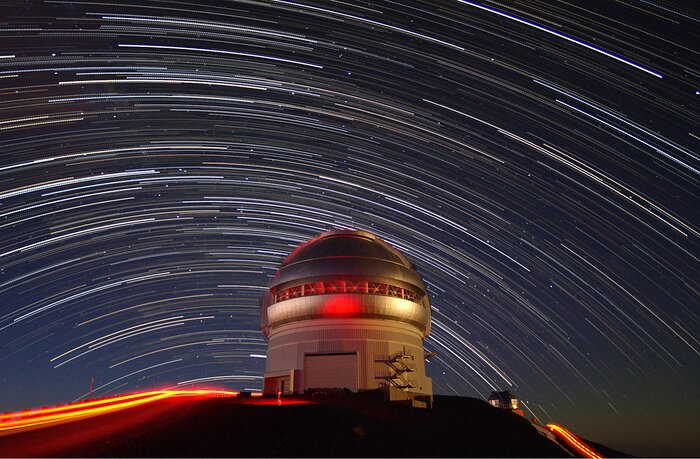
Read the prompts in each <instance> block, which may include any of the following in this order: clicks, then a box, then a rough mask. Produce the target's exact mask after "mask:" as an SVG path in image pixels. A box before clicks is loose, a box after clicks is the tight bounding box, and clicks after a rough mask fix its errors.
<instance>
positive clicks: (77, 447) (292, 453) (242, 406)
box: [0, 394, 567, 457]
mask: <svg viewBox="0 0 700 459" xmlns="http://www.w3.org/2000/svg"><path fill="white" fill-rule="evenodd" d="M309 402H313V403H309ZM2 455H5V456H63V457H105V456H108V457H323V456H326V457H329V456H330V457H387V456H389V457H441V456H442V457H446V456H450V457H469V456H471V457H474V456H477V457H563V456H567V454H566V452H565V451H564V450H562V449H561V448H560V447H559V446H557V445H556V444H555V443H553V442H551V441H550V440H548V439H546V438H545V437H543V436H542V435H541V434H539V433H538V432H537V431H536V430H535V429H534V428H533V427H532V426H531V425H530V423H529V422H528V421H527V420H526V419H523V418H521V417H520V416H517V415H515V414H512V413H509V412H507V411H505V410H499V409H496V408H493V407H491V406H489V405H488V404H487V403H485V402H483V401H481V400H477V399H473V398H467V397H447V396H436V397H435V405H434V409H432V410H422V409H416V408H412V407H410V406H406V405H400V404H397V403H391V402H387V401H384V400H382V399H381V398H379V397H377V396H376V395H374V394H364V395H362V394H358V395H349V396H334V397H310V398H290V399H287V400H285V401H284V402H283V404H282V406H277V404H276V401H275V400H269V399H268V400H265V399H257V400H256V399H242V398H210V399H206V400H198V401H191V400H190V401H173V400H163V401H161V402H155V403H153V404H151V405H148V406H142V407H138V408H132V409H128V410H124V411H120V412H116V413H111V414H107V415H103V416H99V417H94V418H90V419H85V420H81V421H76V422H72V423H69V424H63V425H58V426H53V427H46V428H43V429H38V430H34V431H29V432H23V433H19V434H15V435H8V436H4V437H0V456H2Z"/></svg>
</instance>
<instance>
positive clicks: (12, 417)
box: [0, 389, 239, 435]
mask: <svg viewBox="0 0 700 459" xmlns="http://www.w3.org/2000/svg"><path fill="white" fill-rule="evenodd" d="M238 394H239V393H238V392H231V391H223V390H208V389H195V390H157V391H149V392H141V393H137V394H129V395H121V396H118V397H112V398H109V399H104V400H95V401H87V402H80V403H74V404H71V405H66V406H57V407H54V408H41V409H37V410H28V411H17V412H14V413H8V414H3V415H0V435H2V434H3V433H11V432H12V431H14V430H17V429H24V428H27V427H34V426H39V425H44V424H51V423H58V422H65V421H73V420H77V419H82V418H85V417H90V416H96V415H100V414H105V413H110V412H113V411H118V410H123V409H126V408H131V407H134V406H139V405H143V404H146V403H151V402H155V401H158V400H163V399H166V398H171V397H215V396H216V397H221V396H229V397H231V396H233V397H235V396H237V395H238Z"/></svg>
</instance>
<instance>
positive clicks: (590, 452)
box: [547, 424, 604, 459]
mask: <svg viewBox="0 0 700 459" xmlns="http://www.w3.org/2000/svg"><path fill="white" fill-rule="evenodd" d="M547 427H548V428H549V430H551V431H552V432H554V433H555V434H557V435H558V436H559V437H560V438H561V439H562V440H564V441H565V442H566V443H567V444H569V446H571V447H572V448H574V449H575V450H576V451H577V452H579V453H580V454H581V455H582V456H583V457H590V458H593V459H604V456H602V455H601V454H600V453H598V452H596V451H595V450H594V449H593V448H591V447H590V446H588V445H587V444H585V443H584V442H583V440H581V439H580V438H578V437H577V436H576V435H574V434H572V433H571V432H569V431H568V430H566V429H565V428H563V427H561V426H558V425H556V424H547Z"/></svg>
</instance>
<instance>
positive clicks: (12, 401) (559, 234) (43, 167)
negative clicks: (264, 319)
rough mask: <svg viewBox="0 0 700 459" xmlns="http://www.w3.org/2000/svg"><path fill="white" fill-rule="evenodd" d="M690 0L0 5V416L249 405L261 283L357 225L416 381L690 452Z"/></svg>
mask: <svg viewBox="0 0 700 459" xmlns="http://www.w3.org/2000/svg"><path fill="white" fill-rule="evenodd" d="M694 3H695V2H692V1H678V2H674V3H672V2H658V1H654V0H651V1H644V0H638V1H636V0H635V1H633V0H627V1H605V2H603V1H601V2H595V1H588V0H586V1H583V0H581V1H578V2H568V1H546V2H545V1H528V2H505V4H503V3H500V2H496V1H484V2H480V3H476V2H467V1H457V0H455V1H415V0H411V1H406V2H394V1H387V2H354V1H351V0H348V1H332V0H325V1H315V0H299V1H298V2H297V1H282V0H277V1H276V0H270V1H254V0H253V1H251V0H246V1H228V2H218V3H215V2H207V5H206V6H202V5H195V4H189V3H187V2H182V1H155V0H139V1H128V2H121V1H120V2H92V1H85V2H80V1H75V2H73V1H46V2H40V1H35V2H3V3H1V4H0V411H10V410H17V409H22V408H29V407H36V406H42V405H52V404H56V403H62V402H68V401H72V400H78V399H81V398H84V397H86V396H87V393H88V390H89V385H90V379H91V375H92V374H93V372H94V391H93V396H105V395H110V394H118V393H125V392H130V391H135V390H140V389H145V388H162V387H171V386H181V387H197V386H198V385H199V386H208V387H211V386H213V387H226V388H231V389H236V390H243V389H248V390H251V389H255V390H259V389H261V387H262V373H263V370H264V366H265V360H264V356H265V351H266V341H265V339H264V336H263V335H262V333H261V332H260V329H259V303H260V299H261V297H262V294H263V291H264V290H265V286H266V285H267V282H268V279H269V278H270V276H271V275H272V274H273V273H274V271H275V269H276V267H277V266H278V264H279V263H280V261H281V260H282V259H283V258H284V257H285V256H286V255H287V254H288V253H289V252H290V251H291V250H292V249H293V248H294V247H295V246H297V245H298V244H299V243H301V242H303V241H305V240H307V239H309V238H310V237H312V236H314V235H316V234H318V233H320V232H322V231H325V230H328V229H333V228H354V229H362V230H368V231H371V232H373V233H375V234H377V235H378V236H379V237H380V238H382V239H384V240H385V241H387V242H388V243H389V244H391V245H392V246H394V247H396V248H397V249H399V250H400V251H402V252H403V253H404V254H405V255H406V256H407V257H408V258H409V259H411V260H412V261H413V262H414V263H415V265H416V267H417V270H418V272H419V274H420V275H421V276H422V278H423V279H424V281H425V283H426V285H427V286H428V290H429V293H430V298H431V302H432V306H433V310H432V317H433V321H432V333H431V335H430V337H429V338H428V339H426V342H425V347H426V350H427V351H430V352H435V353H436V357H435V358H433V359H432V360H431V361H430V363H428V364H427V367H428V375H429V376H431V377H432V378H433V384H434V388H435V391H436V393H440V394H448V395H455V394H458V395H463V396H470V397H480V398H485V397H488V395H489V394H490V392H491V391H492V390H494V389H511V390H513V391H514V392H515V393H516V394H517V395H518V396H519V397H520V398H521V399H522V401H523V404H524V405H525V406H524V408H525V415H526V417H528V418H530V417H535V416H536V417H537V418H538V419H539V420H541V421H542V422H546V421H554V422H557V423H560V424H562V425H564V426H566V427H567V428H569V429H571V430H573V431H574V432H576V433H577V434H579V435H581V436H583V437H585V438H589V439H592V440H595V441H598V442H602V443H605V444H607V445H609V446H612V447H616V448H619V449H622V450H623V451H626V452H629V453H633V454H641V455H645V454H653V455H664V454H683V455H691V454H692V455H698V454H700V439H699V438H700V435H699V434H698V427H697V419H698V410H700V392H699V390H698V386H700V342H699V340H700V308H699V306H700V300H699V293H698V292H699V290H700V284H699V282H698V281H699V279H700V262H699V260H698V253H699V250H698V240H699V236H700V233H699V231H700V210H699V209H700V204H699V203H700V200H699V199H698V194H699V193H700V184H699V181H698V176H699V175H700V157H699V155H698V151H700V148H699V147H700V132H699V129H698V126H700V120H699V118H700V110H699V107H700V105H699V103H698V97H700V96H699V95H698V89H700V81H699V80H700V68H699V66H698V62H699V59H698V50H697V45H698V43H700V12H698V10H695V11H692V10H690V9H689V8H693V7H697V4H694Z"/></svg>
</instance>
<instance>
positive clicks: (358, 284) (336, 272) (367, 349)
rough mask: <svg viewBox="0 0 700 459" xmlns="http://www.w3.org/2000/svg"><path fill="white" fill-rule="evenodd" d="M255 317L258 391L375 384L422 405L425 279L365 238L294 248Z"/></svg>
mask: <svg viewBox="0 0 700 459" xmlns="http://www.w3.org/2000/svg"><path fill="white" fill-rule="evenodd" d="M260 313H261V314H260V328H261V329H262V331H263V333H265V335H266V336H267V338H268V347H267V359H266V361H265V375H264V383H263V384H264V386H263V390H264V392H265V393H268V394H273V393H280V392H281V393H284V394H291V393H297V394H300V393H306V392H307V391H312V390H316V389H322V388H345V389H349V390H351V391H362V390H374V389H381V390H382V391H383V392H384V393H385V395H386V396H387V398H388V399H390V400H404V401H410V402H411V403H412V404H413V405H414V406H423V407H427V406H430V404H431V400H432V380H431V379H430V378H429V377H427V376H426V374H425V362H424V361H425V357H426V355H425V353H424V351H423V339H424V338H425V337H426V336H428V333H429V332H430V302H429V301H428V295H427V292H426V289H425V285H424V284H423V281H422V280H421V279H420V277H419V276H418V273H417V272H416V270H415V269H414V267H413V264H411V262H410V261H409V260H408V259H407V258H406V257H405V256H403V255H402V254H401V253H399V252H398V251H397V250H396V249H394V248H393V247H391V246H389V245H388V244H387V243H386V242H384V241H382V240H380V239H379V238H377V237H376V236H374V235H373V234H370V233H367V232H364V231H330V232H327V233H322V234H320V235H318V236H316V237H315V238H313V239H311V240H310V241H308V242H306V243H304V244H302V245H300V246H299V247H297V248H296V249H294V250H293V251H292V252H291V253H290V254H289V256H287V258H285V259H284V260H283V261H282V263H281V264H280V266H279V269H278V270H277V272H276V273H275V275H274V277H273V278H272V279H271V280H270V284H269V289H268V290H267V291H266V293H265V295H264V297H263V301H262V304H261V310H260Z"/></svg>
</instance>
